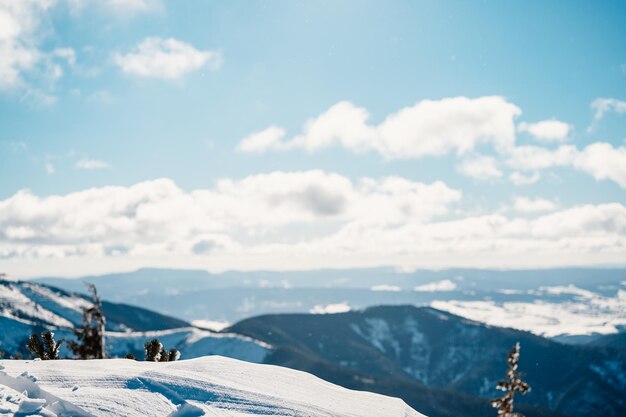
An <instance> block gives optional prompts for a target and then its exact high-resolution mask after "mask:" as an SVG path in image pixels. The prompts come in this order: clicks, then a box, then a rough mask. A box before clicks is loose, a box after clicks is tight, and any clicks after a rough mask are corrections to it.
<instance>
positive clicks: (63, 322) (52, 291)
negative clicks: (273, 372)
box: [0, 279, 270, 363]
mask: <svg viewBox="0 0 626 417" xmlns="http://www.w3.org/2000/svg"><path fill="white" fill-rule="evenodd" d="M89 306H91V302H90V301H89V299H87V298H86V297H85V296H84V295H81V294H77V293H71V292H67V291H64V290H61V289H58V288H55V287H50V286H47V285H43V284H37V283H34V282H25V281H12V280H6V279H0V358H1V357H2V351H3V352H4V356H5V357H8V356H15V355H17V354H18V353H21V354H24V355H27V354H28V353H27V352H26V349H25V344H26V341H27V339H28V336H29V335H30V334H31V333H34V332H40V331H42V330H43V329H50V330H52V331H54V332H55V336H56V339H57V340H59V339H65V340H67V339H72V338H73V337H74V336H73V329H74V327H75V326H76V325H77V324H79V323H80V322H81V320H82V309H83V308H84V307H89ZM103 308H104V312H105V315H106V316H107V329H108V330H109V331H107V338H106V340H107V352H108V354H109V355H110V356H112V357H116V356H119V357H124V356H126V354H127V353H132V354H134V355H135V356H136V357H138V358H143V356H144V352H143V346H144V344H145V343H146V342H147V341H149V340H150V339H152V338H158V339H159V340H161V342H162V343H163V344H164V345H165V346H166V347H167V348H168V349H171V348H176V349H178V350H179V351H180V352H181V354H182V357H183V358H185V359H191V358H196V357H199V356H206V355H222V356H228V357H232V358H236V359H241V360H246V361H250V362H257V363H260V362H263V360H264V359H265V357H266V356H267V355H268V353H269V352H270V346H269V345H267V344H265V343H263V342H259V341H256V340H253V339H251V338H249V337H245V336H241V335H237V334H232V333H216V332H213V331H209V330H202V329H198V328H195V327H192V326H190V325H189V324H188V323H186V322H184V321H182V320H178V319H175V318H172V317H168V316H164V315H162V314H158V313H155V312H153V311H150V310H146V309H142V308H138V307H134V306H129V305H125V304H113V303H108V302H106V301H104V302H103ZM146 329H151V330H152V331H137V330H146ZM69 354H70V352H68V351H67V348H66V345H62V350H61V356H62V357H63V356H68V355H69Z"/></svg>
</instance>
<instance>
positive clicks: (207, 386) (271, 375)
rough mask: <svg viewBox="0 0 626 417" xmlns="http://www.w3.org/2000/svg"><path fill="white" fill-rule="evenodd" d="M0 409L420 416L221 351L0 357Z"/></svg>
mask: <svg viewBox="0 0 626 417" xmlns="http://www.w3.org/2000/svg"><path fill="white" fill-rule="evenodd" d="M0 364H1V365H0V366H3V367H4V369H1V370H0V415H14V414H16V413H22V414H20V415H41V416H54V415H56V416H75V417H84V416H107V417H110V416H123V417H135V416H137V417H144V416H171V417H176V416H178V417H191V416H224V417H244V416H257V417H258V416H285V417H286V416H301V417H305V416H306V417H420V416H422V414H420V413H418V412H416V411H414V410H413V409H411V408H410V407H408V406H407V405H406V404H405V403H404V402H403V401H402V400H400V399H397V398H391V397H385V396H382V395H378V394H373V393H369V392H360V391H351V390H348V389H345V388H341V387H339V386H337V385H333V384H331V383H328V382H326V381H323V380H321V379H319V378H316V377H314V376H312V375H310V374H307V373H304V372H299V371H294V370H291V369H287V368H282V367H277V366H271V365H257V364H250V363H246V362H241V361H237V360H234V359H227V358H223V357H219V356H210V357H203V358H198V359H193V360H183V361H178V362H170V363H151V362H136V361H131V360H126V359H110V360H99V361H1V362H0Z"/></svg>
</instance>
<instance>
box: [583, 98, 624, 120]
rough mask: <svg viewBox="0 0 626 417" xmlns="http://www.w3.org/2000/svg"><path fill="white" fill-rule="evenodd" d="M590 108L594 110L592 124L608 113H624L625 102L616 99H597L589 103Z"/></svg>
mask: <svg viewBox="0 0 626 417" xmlns="http://www.w3.org/2000/svg"><path fill="white" fill-rule="evenodd" d="M591 108H592V109H594V110H595V114H594V116H593V118H594V122H599V121H600V120H602V119H603V118H604V115H605V114H606V113H608V112H611V111H613V112H615V113H618V114H622V113H626V101H622V100H618V99H616V98H597V99H595V100H594V101H593V102H592V103H591Z"/></svg>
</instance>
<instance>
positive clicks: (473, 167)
mask: <svg viewBox="0 0 626 417" xmlns="http://www.w3.org/2000/svg"><path fill="white" fill-rule="evenodd" d="M457 171H459V172H460V173H461V174H463V175H465V176H467V177H471V178H476V179H479V180H490V179H494V178H500V177H501V176H502V171H500V169H499V168H498V163H497V161H496V159H495V158H494V157H491V156H484V155H475V156H472V157H469V158H467V159H465V160H464V161H462V162H461V163H460V164H459V165H457Z"/></svg>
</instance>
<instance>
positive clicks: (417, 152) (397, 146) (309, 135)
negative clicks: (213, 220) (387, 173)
mask: <svg viewBox="0 0 626 417" xmlns="http://www.w3.org/2000/svg"><path fill="white" fill-rule="evenodd" d="M519 114H521V111H520V109H519V108H518V107H517V106H515V105H513V104H511V103H509V102H507V101H506V100H505V99H503V98H502V97H495V96H493V97H480V98H476V99H470V98H466V97H454V98H446V99H442V100H422V101H420V102H418V103H417V104H415V105H414V106H412V107H405V108H403V109H400V110H399V111H397V112H395V113H392V114H390V115H388V116H387V118H386V119H385V120H384V121H383V122H382V123H380V124H379V125H371V124H368V123H367V121H368V119H369V113H368V111H367V110H366V109H364V108H361V107H356V106H355V105H353V104H352V103H350V102H346V101H343V102H339V103H337V104H335V105H333V106H332V107H330V108H329V109H328V110H327V111H325V112H324V113H322V114H320V115H319V116H317V117H315V118H313V119H310V120H309V121H308V122H306V124H305V125H304V128H303V131H302V133H301V134H299V135H297V136H295V137H292V138H291V139H288V140H282V139H283V136H284V135H278V134H275V135H273V136H271V140H270V139H266V142H262V141H260V140H259V141H257V143H256V145H258V146H254V147H252V149H250V151H255V152H261V151H263V150H269V149H272V150H287V149H292V148H302V149H305V150H307V151H310V152H313V151H317V150H320V149H323V148H327V147H330V146H333V145H339V146H342V147H344V148H346V149H348V150H351V151H353V152H366V151H376V152H378V153H380V154H382V155H383V156H385V157H387V158H401V159H409V158H421V157H424V156H428V155H444V154H446V153H449V152H451V151H454V152H456V153H458V154H464V153H466V152H468V151H471V150H473V149H474V148H475V147H476V146H477V145H478V144H480V143H491V144H493V145H494V146H495V147H496V148H498V149H507V148H509V147H511V146H513V145H514V142H515V124H514V119H515V117H517V116H518V115H519ZM275 129H276V128H274V133H276V132H277V131H276V130H275ZM265 132H267V131H265ZM253 135H255V134H253ZM251 137H254V136H252V135H250V136H248V137H247V138H245V139H244V141H243V142H242V144H240V149H241V150H245V149H242V148H245V147H246V146H249V143H250V138H251ZM244 144H247V145H244Z"/></svg>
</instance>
